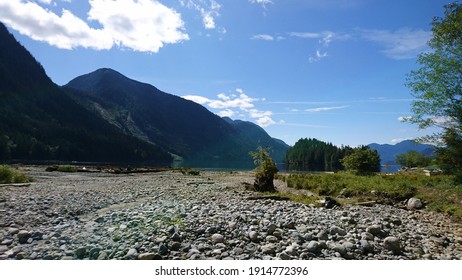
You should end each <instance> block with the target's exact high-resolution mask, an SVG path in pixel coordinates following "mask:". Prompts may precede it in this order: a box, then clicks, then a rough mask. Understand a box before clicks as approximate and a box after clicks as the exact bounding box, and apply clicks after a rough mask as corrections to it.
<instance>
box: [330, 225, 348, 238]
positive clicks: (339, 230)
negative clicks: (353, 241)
mask: <svg viewBox="0 0 462 280" xmlns="http://www.w3.org/2000/svg"><path fill="white" fill-rule="evenodd" d="M329 232H330V234H331V235H336V234H337V235H339V236H345V235H346V231H345V230H344V229H343V228H341V227H338V226H331V228H330V230H329Z"/></svg>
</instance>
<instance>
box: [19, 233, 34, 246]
mask: <svg viewBox="0 0 462 280" xmlns="http://www.w3.org/2000/svg"><path fill="white" fill-rule="evenodd" d="M17 236H18V242H19V243H21V244H25V243H27V240H28V239H29V238H30V237H31V236H32V234H31V233H30V232H28V231H27V230H21V231H19V232H18V235H17Z"/></svg>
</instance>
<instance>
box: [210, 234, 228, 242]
mask: <svg viewBox="0 0 462 280" xmlns="http://www.w3.org/2000/svg"><path fill="white" fill-rule="evenodd" d="M224 241H225V238H224V236H223V235H221V234H219V233H215V234H213V235H212V242H213V243H223V242H224Z"/></svg>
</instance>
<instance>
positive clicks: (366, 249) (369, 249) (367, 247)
mask: <svg viewBox="0 0 462 280" xmlns="http://www.w3.org/2000/svg"><path fill="white" fill-rule="evenodd" d="M359 243H360V244H361V247H360V249H361V253H363V254H364V255H367V254H369V253H374V246H372V244H371V243H369V241H367V240H366V239H361V240H360V241H359Z"/></svg>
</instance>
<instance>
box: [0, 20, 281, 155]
mask: <svg viewBox="0 0 462 280" xmlns="http://www.w3.org/2000/svg"><path fill="white" fill-rule="evenodd" d="M0 42H1V43H0V101H1V102H0V161H5V160H8V159H17V160H66V161H100V162H116V161H117V162H122V161H123V162H128V161H130V162H139V161H168V162H171V161H172V159H173V157H172V154H173V155H179V156H181V157H183V158H185V159H189V160H191V159H192V160H216V161H233V160H234V161H249V162H251V157H250V156H249V154H248V153H249V151H254V150H256V148H257V147H258V146H259V145H262V146H269V147H270V148H271V149H272V150H273V151H275V154H274V155H275V156H276V157H280V158H279V159H282V155H283V154H284V153H285V150H286V149H287V148H288V146H287V145H286V144H285V143H283V142H282V141H280V140H277V139H272V138H271V137H269V135H268V134H267V133H266V132H265V131H264V130H263V129H262V128H260V127H258V126H256V125H254V124H250V123H246V122H239V121H227V120H224V119H222V118H220V117H218V116H217V115H215V114H213V113H211V112H210V111H208V110H207V109H206V108H205V107H203V106H201V105H199V104H197V103H194V102H192V101H189V100H185V99H183V98H181V97H178V96H174V95H171V94H168V93H165V92H162V91H160V90H158V89H157V88H155V87H154V86H152V85H149V84H145V83H141V82H138V81H135V80H132V79H129V78H127V77H125V76H123V75H122V74H120V73H118V72H116V71H114V70H112V69H106V68H105V69H99V70H96V71H95V72H92V73H89V74H86V75H83V76H80V77H77V78H75V79H73V80H72V81H70V82H69V83H68V84H67V85H65V86H64V87H58V86H57V85H55V84H54V83H53V82H52V81H51V80H50V78H49V77H48V76H47V75H46V73H45V71H44V69H43V67H42V66H41V65H40V64H39V63H38V62H37V61H36V60H35V59H34V58H33V57H32V55H31V54H30V53H29V52H28V51H27V50H26V49H25V48H24V47H23V46H21V45H20V44H19V43H18V42H17V41H16V40H15V39H14V37H13V36H12V35H11V34H10V33H9V32H8V30H7V29H6V27H5V26H4V25H2V24H0ZM276 160H277V159H276Z"/></svg>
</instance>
